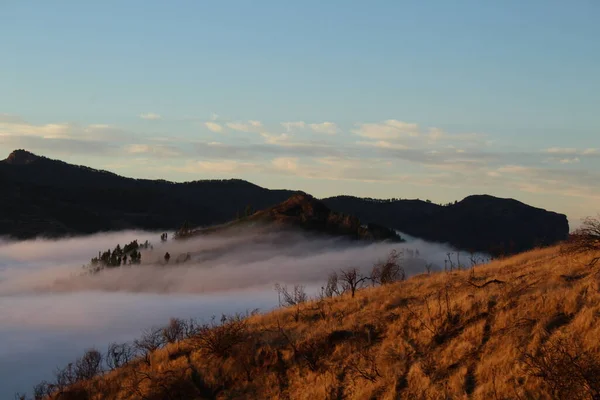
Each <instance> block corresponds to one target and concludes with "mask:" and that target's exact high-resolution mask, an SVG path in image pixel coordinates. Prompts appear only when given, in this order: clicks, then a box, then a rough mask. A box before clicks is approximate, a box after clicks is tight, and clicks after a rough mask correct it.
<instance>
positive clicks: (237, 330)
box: [191, 317, 249, 358]
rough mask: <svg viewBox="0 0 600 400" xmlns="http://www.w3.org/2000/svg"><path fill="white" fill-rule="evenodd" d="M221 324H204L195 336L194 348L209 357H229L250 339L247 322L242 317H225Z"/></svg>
mask: <svg viewBox="0 0 600 400" xmlns="http://www.w3.org/2000/svg"><path fill="white" fill-rule="evenodd" d="M221 322H222V323H221V324H217V323H215V321H214V319H213V321H212V322H211V323H210V324H204V325H202V326H200V327H199V328H198V333H197V334H196V335H195V336H193V337H192V338H191V339H192V344H193V345H194V347H196V348H198V349H200V350H202V351H204V352H205V353H206V354H207V355H209V356H214V357H221V358H223V357H227V356H229V355H230V354H231V352H232V350H233V348H234V347H235V346H237V345H238V344H240V343H242V342H244V341H245V340H247V339H248V337H249V332H248V326H247V324H246V321H245V320H244V319H242V318H240V317H231V318H229V317H224V318H222V319H221Z"/></svg>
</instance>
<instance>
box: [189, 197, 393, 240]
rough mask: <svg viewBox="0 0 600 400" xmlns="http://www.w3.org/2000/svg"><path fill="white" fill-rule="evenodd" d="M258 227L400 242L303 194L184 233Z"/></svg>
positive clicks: (388, 232)
mask: <svg viewBox="0 0 600 400" xmlns="http://www.w3.org/2000/svg"><path fill="white" fill-rule="evenodd" d="M257 225H266V226H268V227H279V228H281V229H289V228H299V229H301V230H304V231H307V232H313V233H317V234H325V235H332V236H340V237H347V238H350V239H362V240H394V241H402V239H401V238H400V236H399V235H398V234H397V233H396V232H395V231H393V230H391V229H388V228H385V227H383V226H381V225H377V224H373V223H371V224H362V223H361V221H360V220H359V219H358V218H356V217H355V216H352V215H347V214H341V213H337V212H334V211H332V210H330V209H329V208H328V207H327V206H326V205H325V204H324V203H323V202H322V201H319V200H317V199H315V198H314V197H313V196H311V195H309V194H306V193H297V194H295V195H293V196H291V197H290V198H289V199H287V200H285V201H283V202H281V203H280V204H277V205H275V206H273V207H269V208H267V209H265V210H259V211H257V212H255V213H253V214H251V215H249V216H247V217H245V218H241V219H240V220H237V221H233V222H231V223H228V224H225V225H222V226H216V227H211V228H206V229H198V230H195V231H192V232H189V233H187V235H186V236H195V235H200V234H208V233H215V232H222V231H224V230H227V229H239V228H242V227H244V226H253V227H256V226H257Z"/></svg>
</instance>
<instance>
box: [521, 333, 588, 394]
mask: <svg viewBox="0 0 600 400" xmlns="http://www.w3.org/2000/svg"><path fill="white" fill-rule="evenodd" d="M522 360H523V363H524V366H525V372H526V373H527V374H529V375H530V376H534V377H536V378H539V379H541V380H543V382H544V383H545V384H546V385H547V387H548V390H549V392H550V393H551V394H552V395H553V397H555V398H559V399H567V398H568V399H574V400H579V399H581V400H583V399H591V400H595V399H600V360H598V359H597V358H596V357H594V355H593V354H592V353H590V352H588V351H586V350H585V349H584V347H583V344H582V343H581V340H580V339H579V338H578V337H576V336H573V337H571V338H566V337H558V338H554V339H549V340H547V341H546V342H545V343H544V344H542V345H541V346H540V347H539V349H537V351H535V352H523V354H522Z"/></svg>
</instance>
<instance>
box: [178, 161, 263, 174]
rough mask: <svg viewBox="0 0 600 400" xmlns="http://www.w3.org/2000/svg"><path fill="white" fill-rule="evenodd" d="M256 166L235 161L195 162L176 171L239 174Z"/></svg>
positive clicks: (254, 168)
mask: <svg viewBox="0 0 600 400" xmlns="http://www.w3.org/2000/svg"><path fill="white" fill-rule="evenodd" d="M256 168H257V164H254V163H248V162H239V161H235V160H216V161H197V162H195V163H189V164H188V165H187V166H186V167H184V168H181V169H178V170H179V171H182V172H191V173H196V172H217V173H234V172H235V173H240V172H248V171H253V170H256Z"/></svg>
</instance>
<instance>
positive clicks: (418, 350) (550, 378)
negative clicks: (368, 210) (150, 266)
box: [54, 247, 600, 400]
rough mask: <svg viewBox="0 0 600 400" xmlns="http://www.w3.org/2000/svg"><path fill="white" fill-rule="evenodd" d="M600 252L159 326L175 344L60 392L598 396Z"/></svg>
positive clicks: (530, 256) (537, 257)
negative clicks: (599, 259)
mask: <svg viewBox="0 0 600 400" xmlns="http://www.w3.org/2000/svg"><path fill="white" fill-rule="evenodd" d="M596 248H597V247H596ZM598 256H600V253H599V251H598V250H591V251H590V250H586V251H581V250H580V249H578V250H577V251H574V252H568V253H562V252H560V251H559V248H558V247H551V248H545V249H541V250H534V251H530V252H527V253H523V254H519V255H516V256H513V257H510V258H507V259H504V260H501V261H495V262H492V263H491V264H488V265H485V266H478V267H474V268H473V269H470V270H462V271H453V272H447V273H444V272H440V273H434V274H423V275H419V276H416V277H413V278H410V279H408V280H406V281H400V282H395V283H390V284H387V285H383V286H381V287H377V288H369V289H364V290H359V291H358V292H357V293H356V296H354V297H352V296H351V295H350V294H349V293H346V294H342V295H339V296H334V297H331V298H328V297H327V296H325V297H323V298H321V299H320V300H314V301H307V302H302V301H301V300H299V301H298V302H297V304H296V305H293V306H290V307H289V308H283V309H279V310H276V311H274V312H271V313H269V314H266V315H252V316H249V317H248V318H245V319H244V318H240V317H234V318H225V319H223V320H222V322H223V323H222V324H221V323H214V324H208V325H203V326H201V327H199V328H197V330H194V329H191V331H190V327H192V328H193V326H192V325H190V324H182V323H181V321H180V322H177V321H171V324H170V325H169V327H167V328H165V330H163V331H160V330H159V331H157V332H159V333H158V334H157V335H158V336H161V335H163V336H164V337H171V340H167V341H166V342H160V343H163V344H160V343H159V341H156V343H159V344H157V345H156V347H152V346H151V344H152V343H151V341H150V338H151V337H152V336H149V335H150V334H149V333H148V334H147V335H146V336H144V338H142V339H140V341H138V342H136V343H138V344H140V343H141V344H143V343H146V344H148V346H146V347H145V348H147V349H150V350H148V351H147V352H146V353H144V354H145V355H144V356H138V357H141V358H137V359H132V360H131V361H130V362H129V363H127V364H126V365H124V366H122V367H120V368H116V369H115V370H113V371H112V372H108V373H106V374H105V375H104V376H102V377H96V378H93V379H91V380H82V381H80V382H79V383H77V384H75V385H72V386H64V387H63V388H62V389H61V391H62V393H63V394H62V395H61V396H62V397H60V398H61V399H62V398H78V399H79V398H86V399H152V400H154V399H156V400H158V399H184V398H185V399H243V398H264V399H266V398H287V399H341V398H343V399H368V398H378V399H449V398H452V399H462V398H464V399H466V398H472V399H534V398H535V399H597V398H598V396H599V395H600V380H599V379H598V377H599V376H600V343H599V342H598V340H597V338H598V337H599V335H600V285H599V281H598V274H599V273H600V269H599V268H600V266H599V265H598V264H597V263H596V264H594V263H593V262H592V261H593V260H594V259H595V258H596V257H598ZM591 262H592V263H591ZM328 286H329V285H328ZM292 297H293V299H299V297H296V296H295V295H294V296H292ZM178 324H179V325H178ZM178 326H179V328H177V327H178ZM183 327H185V329H187V330H188V331H189V332H188V333H187V334H184V330H185V329H184V328H183ZM160 332H163V333H162V334H161V333H160ZM169 332H170V333H169ZM173 332H180V333H181V335H180V336H177V335H174V334H173ZM186 332H187V331H186ZM190 332H191V333H190ZM158 336H157V337H158ZM186 336H187V337H188V338H187V339H184V337H186ZM167 342H169V343H168V344H164V343H167ZM163 346H164V347H163ZM76 395H78V396H81V397H69V396H76ZM54 398H57V399H58V398H59V396H55V397H54Z"/></svg>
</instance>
